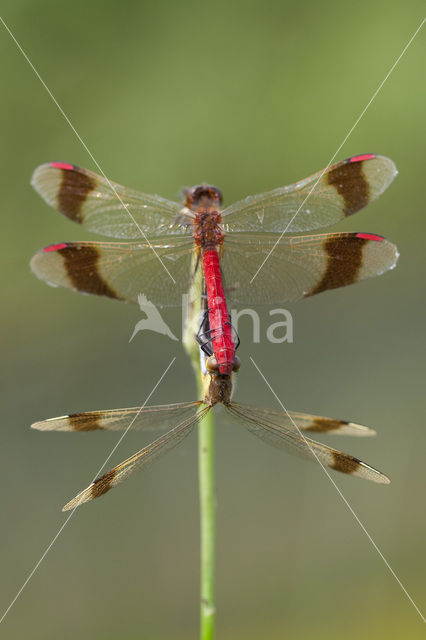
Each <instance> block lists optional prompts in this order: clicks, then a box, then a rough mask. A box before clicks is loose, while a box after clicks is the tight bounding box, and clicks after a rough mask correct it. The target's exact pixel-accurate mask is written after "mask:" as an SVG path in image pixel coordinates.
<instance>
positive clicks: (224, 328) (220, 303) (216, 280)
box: [203, 249, 235, 375]
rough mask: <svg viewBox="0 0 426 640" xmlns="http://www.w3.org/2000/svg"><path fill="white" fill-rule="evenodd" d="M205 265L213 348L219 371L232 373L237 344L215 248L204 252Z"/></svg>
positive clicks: (224, 373)
mask: <svg viewBox="0 0 426 640" xmlns="http://www.w3.org/2000/svg"><path fill="white" fill-rule="evenodd" d="M203 266H204V276H205V280H206V288H207V306H208V311H209V324H210V332H211V341H212V349H213V353H214V355H215V357H216V360H217V363H218V365H219V372H220V373H221V374H223V375H230V374H231V373H232V368H233V365H234V358H235V345H234V341H233V339H232V327H231V321H230V319H229V315H228V309H227V307H226V299H225V292H224V290H223V283H222V274H221V272H220V264H219V256H218V253H217V251H216V250H215V249H211V250H210V249H209V250H207V251H204V252H203Z"/></svg>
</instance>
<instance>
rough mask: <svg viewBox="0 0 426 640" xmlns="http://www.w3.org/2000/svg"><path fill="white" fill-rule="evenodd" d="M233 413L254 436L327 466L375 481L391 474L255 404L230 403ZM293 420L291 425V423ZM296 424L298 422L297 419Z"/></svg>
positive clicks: (386, 481)
mask: <svg viewBox="0 0 426 640" xmlns="http://www.w3.org/2000/svg"><path fill="white" fill-rule="evenodd" d="M227 408H228V410H229V411H230V412H231V414H232V415H233V416H234V417H235V418H236V419H238V420H239V422H241V424H242V425H244V427H245V428H246V429H247V430H248V431H250V433H253V434H254V435H255V436H257V437H258V438H260V439H261V440H263V441H264V442H266V443H267V444H270V445H272V446H274V447H277V448H279V449H284V450H285V451H288V452H289V453H293V454H296V455H299V456H300V457H302V458H305V459H306V460H311V461H314V462H315V461H316V462H320V463H321V464H323V465H324V466H326V467H330V468H331V469H335V470H336V471H341V472H342V473H347V474H350V475H353V476H357V477H359V478H364V479H366V480H372V481H373V482H379V483H382V484H388V483H389V482H390V481H389V478H387V477H386V476H385V475H384V474H383V473H381V472H380V471H378V470H377V469H374V467H370V465H368V464H366V463H365V462H361V460H358V458H355V457H354V456H351V455H349V454H347V453H343V452H342V451H338V450H337V449H333V448H332V447H328V446H326V445H324V444H320V443H319V442H316V441H315V440H311V438H308V437H306V436H303V437H302V436H301V435H300V433H299V432H298V431H297V429H295V428H294V425H293V424H292V423H291V421H290V420H288V421H287V422H286V421H285V420H284V419H283V418H282V419H280V420H279V421H278V420H271V419H270V418H268V417H267V416H265V415H264V414H263V412H260V413H259V412H256V411H254V412H253V408H252V407H248V408H246V407H243V406H242V405H238V406H233V405H231V406H229V407H227ZM290 424H291V426H290ZM296 424H297V423H296Z"/></svg>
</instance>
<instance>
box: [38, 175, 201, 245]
mask: <svg viewBox="0 0 426 640" xmlns="http://www.w3.org/2000/svg"><path fill="white" fill-rule="evenodd" d="M31 184H32V186H33V187H34V189H35V190H36V191H37V193H39V194H40V195H41V197H42V198H43V199H44V200H45V201H46V202H47V203H48V204H50V206H52V207H53V208H54V209H56V210H57V211H59V212H60V213H62V214H64V215H65V216H66V217H67V218H69V219H70V220H73V221H74V222H77V223H78V224H81V225H83V226H84V227H86V228H87V229H88V230H89V231H94V232H96V233H101V234H103V235H105V236H111V237H113V238H129V239H130V238H138V239H140V238H143V239H144V234H146V235H147V236H148V237H149V236H151V235H157V234H158V235H160V234H163V235H164V234H176V233H188V224H190V223H191V219H190V217H188V215H185V216H184V217H182V216H181V215H180V212H181V210H182V206H181V205H179V204H178V203H177V202H172V201H171V200H166V198H161V197H160V196H157V195H149V194H147V193H142V192H141V191H136V190H134V189H129V188H127V187H123V186H121V185H119V184H117V183H115V182H111V181H109V180H106V179H105V178H103V177H102V176H98V175H97V174H96V173H93V171H89V170H88V169H82V168H80V167H77V166H75V165H72V164H66V163H63V162H50V163H47V164H42V165H41V166H40V167H37V169H36V170H35V171H34V173H33V176H32V179H31Z"/></svg>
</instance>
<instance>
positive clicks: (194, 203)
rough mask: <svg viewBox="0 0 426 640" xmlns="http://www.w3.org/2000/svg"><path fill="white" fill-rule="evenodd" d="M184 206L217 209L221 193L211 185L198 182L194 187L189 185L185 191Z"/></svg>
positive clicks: (220, 202) (220, 200)
mask: <svg viewBox="0 0 426 640" xmlns="http://www.w3.org/2000/svg"><path fill="white" fill-rule="evenodd" d="M185 197H186V200H185V206H187V207H188V209H192V210H194V209H199V208H200V207H201V208H203V209H211V208H213V209H217V208H218V207H220V205H221V204H222V200H223V198H222V193H221V191H220V190H219V189H218V188H217V187H214V186H213V185H210V184H200V185H198V186H196V187H190V188H189V189H187V190H186V192H185Z"/></svg>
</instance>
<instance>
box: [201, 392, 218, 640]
mask: <svg viewBox="0 0 426 640" xmlns="http://www.w3.org/2000/svg"><path fill="white" fill-rule="evenodd" d="M199 390H200V392H201V393H202V383H201V382H200V384H199ZM201 397H202V396H201ZM198 468H199V487H200V527H201V544H200V555H201V583H200V595H201V604H200V607H201V608H200V637H201V640H213V638H214V628H215V599H214V595H215V594H214V592H215V492H214V416H213V411H209V412H208V414H207V415H206V416H205V418H203V420H202V421H201V422H200V424H199V427H198Z"/></svg>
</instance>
